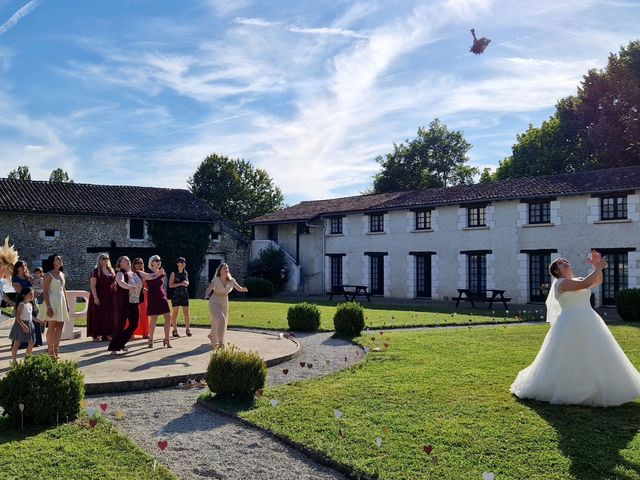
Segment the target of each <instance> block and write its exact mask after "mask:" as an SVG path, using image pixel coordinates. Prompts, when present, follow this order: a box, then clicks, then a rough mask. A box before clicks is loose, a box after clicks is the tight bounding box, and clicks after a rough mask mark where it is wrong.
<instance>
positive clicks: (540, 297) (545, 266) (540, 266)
mask: <svg viewBox="0 0 640 480" xmlns="http://www.w3.org/2000/svg"><path fill="white" fill-rule="evenodd" d="M550 263H551V254H550V253H530V254H529V301H530V302H544V301H545V300H546V299H547V295H546V292H545V291H543V289H542V286H543V285H545V284H546V285H549V286H550V285H551V274H550V273H549V264H550Z"/></svg>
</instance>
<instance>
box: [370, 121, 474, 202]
mask: <svg viewBox="0 0 640 480" xmlns="http://www.w3.org/2000/svg"><path fill="white" fill-rule="evenodd" d="M470 148H471V144H470V143H469V142H467V141H466V140H465V138H464V135H463V134H462V132H460V131H452V130H449V129H448V128H447V126H446V125H445V124H443V123H441V122H440V120H438V119H437V118H436V119H435V120H433V121H432V122H431V123H430V124H429V126H428V127H427V128H424V127H420V128H419V129H418V134H417V136H416V137H415V138H414V139H412V140H409V139H407V140H405V143H401V144H400V145H396V144H394V145H393V152H391V153H387V154H386V155H385V156H384V157H382V156H379V157H377V158H376V162H378V163H379V164H380V165H381V166H382V171H380V172H379V173H378V174H377V175H376V176H375V177H374V179H373V192H374V193H383V192H393V191H401V190H419V189H424V188H433V187H446V186H450V185H459V184H470V183H473V176H474V175H476V174H478V173H479V170H478V169H477V168H476V167H471V166H469V165H467V162H468V161H469V157H468V156H467V152H468V151H469V149H470Z"/></svg>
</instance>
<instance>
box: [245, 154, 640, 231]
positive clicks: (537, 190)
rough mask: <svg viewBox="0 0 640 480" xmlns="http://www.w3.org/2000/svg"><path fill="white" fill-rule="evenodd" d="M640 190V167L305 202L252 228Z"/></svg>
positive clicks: (259, 219) (260, 219)
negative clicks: (381, 212) (341, 216)
mask: <svg viewBox="0 0 640 480" xmlns="http://www.w3.org/2000/svg"><path fill="white" fill-rule="evenodd" d="M636 189H640V165H638V166H631V167H622V168H609V169H604V170H591V171H587V172H578V173H566V174H562V175H550V176H544V177H534V178H517V179H513V180H503V181H500V182H493V183H486V184H474V185H458V186H455V187H443V188H432V189H427V190H415V191H410V192H395V193H386V194H378V195H361V196H356V197H344V198H334V199H330V200H316V201H311V202H302V203H299V204H298V205H294V206H293V207H290V208H286V209H284V210H280V211H278V212H274V213H269V214H267V215H263V216H261V217H257V218H254V219H252V220H250V221H249V223H250V224H253V225H255V224H261V223H283V222H292V221H309V220H311V219H313V218H316V217H319V216H321V215H332V214H343V213H348V212H357V211H374V210H386V209H402V208H416V207H435V206H438V205H450V204H460V203H471V202H483V201H492V200H511V199H520V198H536V197H550V196H563V195H582V194H590V193H598V192H615V191H626V190H636Z"/></svg>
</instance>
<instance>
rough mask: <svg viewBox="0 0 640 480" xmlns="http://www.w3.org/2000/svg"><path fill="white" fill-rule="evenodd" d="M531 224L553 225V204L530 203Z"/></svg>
mask: <svg viewBox="0 0 640 480" xmlns="http://www.w3.org/2000/svg"><path fill="white" fill-rule="evenodd" d="M529 223H551V202H531V203H529Z"/></svg>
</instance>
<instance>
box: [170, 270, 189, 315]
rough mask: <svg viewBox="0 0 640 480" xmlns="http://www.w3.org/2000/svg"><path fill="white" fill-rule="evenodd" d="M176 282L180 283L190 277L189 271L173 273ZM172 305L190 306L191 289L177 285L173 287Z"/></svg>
mask: <svg viewBox="0 0 640 480" xmlns="http://www.w3.org/2000/svg"><path fill="white" fill-rule="evenodd" d="M173 278H174V282H175V283H180V282H184V281H185V280H187V279H188V276H187V272H186V271H184V272H175V273H174V274H173ZM171 305H172V306H174V307H188V306H189V291H188V290H187V287H175V288H174V289H173V295H172V297H171Z"/></svg>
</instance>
